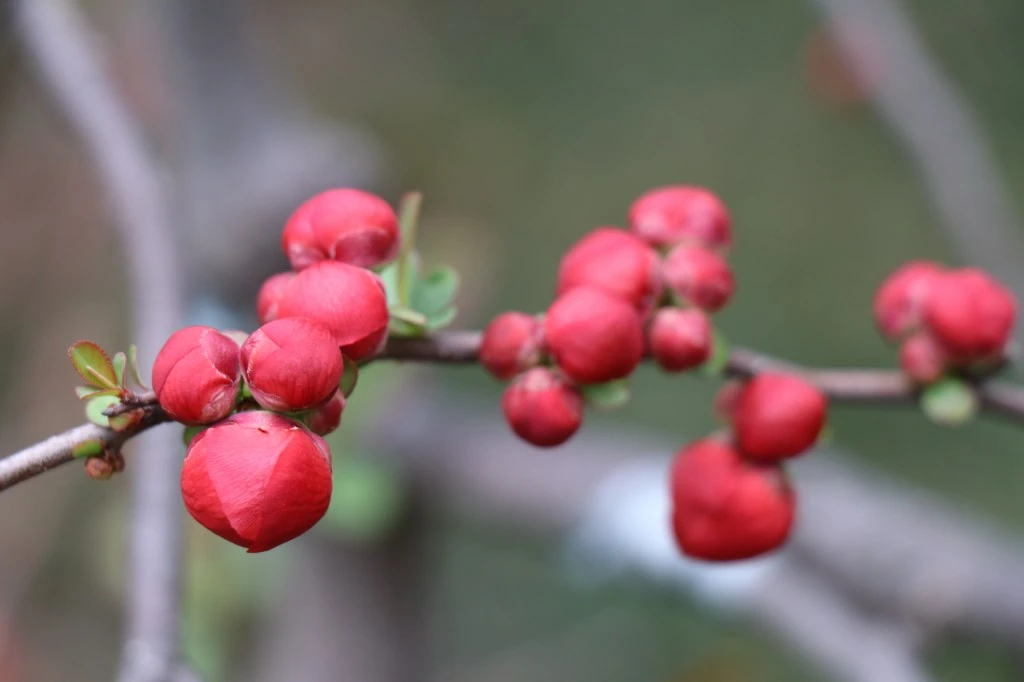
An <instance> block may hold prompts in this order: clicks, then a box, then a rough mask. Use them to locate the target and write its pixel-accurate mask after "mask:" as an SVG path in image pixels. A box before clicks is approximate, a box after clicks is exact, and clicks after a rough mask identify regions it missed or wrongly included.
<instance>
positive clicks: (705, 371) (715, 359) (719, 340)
mask: <svg viewBox="0 0 1024 682" xmlns="http://www.w3.org/2000/svg"><path fill="white" fill-rule="evenodd" d="M728 366H729V342H728V341H727V340H726V338H725V336H723V335H722V333H721V332H720V331H718V330H717V329H715V330H714V342H713V346H712V348H711V357H710V358H708V360H707V362H705V363H704V364H703V365H701V366H700V367H698V368H697V371H698V372H700V374H701V376H705V377H709V378H714V377H720V376H722V375H724V374H725V370H726V368H727V367H728Z"/></svg>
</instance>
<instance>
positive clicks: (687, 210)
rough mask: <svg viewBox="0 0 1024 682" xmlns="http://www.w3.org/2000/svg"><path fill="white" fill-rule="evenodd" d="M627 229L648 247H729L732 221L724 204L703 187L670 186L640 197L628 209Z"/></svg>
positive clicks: (721, 248)
mask: <svg viewBox="0 0 1024 682" xmlns="http://www.w3.org/2000/svg"><path fill="white" fill-rule="evenodd" d="M629 229H630V230H632V231H633V233H634V234H635V235H637V236H638V237H640V238H641V239H643V240H644V241H645V242H647V243H648V244H650V245H651V246H657V247H670V246H675V245H676V244H695V245H697V246H702V247H704V248H707V249H717V250H722V251H724V250H727V249H728V248H729V247H730V246H732V221H731V219H730V218H729V211H728V209H726V207H725V204H723V203H722V200H721V199H719V198H718V197H717V196H716V195H715V194H714V193H713V192H711V191H710V190H707V189H705V188H703V187H694V186H690V185H672V186H668V187H659V188H657V189H652V190H651V191H649V192H647V193H645V194H642V195H641V196H640V198H638V199H637V200H636V201H634V202H633V205H632V206H631V207H630V209H629Z"/></svg>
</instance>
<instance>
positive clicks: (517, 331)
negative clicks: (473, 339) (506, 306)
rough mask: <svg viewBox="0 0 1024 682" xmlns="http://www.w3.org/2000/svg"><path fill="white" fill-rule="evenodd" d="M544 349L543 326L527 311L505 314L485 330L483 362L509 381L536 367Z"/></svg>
mask: <svg viewBox="0 0 1024 682" xmlns="http://www.w3.org/2000/svg"><path fill="white" fill-rule="evenodd" d="M543 352H544V325H542V324H541V322H540V320H538V319H537V318H536V317H534V316H533V315H527V314H526V313H515V312H510V313H502V314H501V315H498V316H497V317H496V318H494V319H493V320H491V323H490V324H489V325H487V328H486V329H484V335H483V339H482V340H481V342H480V364H481V365H483V366H484V369H486V370H487V371H488V372H490V373H491V374H492V375H494V377H495V378H497V379H501V380H502V381H506V380H508V379H511V378H512V377H514V376H515V375H517V374H519V373H520V372H522V371H523V370H524V369H529V368H530V367H534V366H536V365H537V364H539V363H540V361H541V356H542V355H543Z"/></svg>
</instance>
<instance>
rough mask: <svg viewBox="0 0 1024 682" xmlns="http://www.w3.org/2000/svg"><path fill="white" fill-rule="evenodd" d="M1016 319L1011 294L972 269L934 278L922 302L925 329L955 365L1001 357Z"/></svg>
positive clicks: (985, 275) (1014, 305)
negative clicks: (928, 292)
mask: <svg viewBox="0 0 1024 682" xmlns="http://www.w3.org/2000/svg"><path fill="white" fill-rule="evenodd" d="M1016 317H1017V302H1016V300H1015V299H1014V297H1013V294H1011V293H1010V292H1009V291H1008V290H1007V289H1006V288H1004V287H1003V286H1002V285H1001V284H999V282H997V281H996V280H994V279H992V278H991V277H990V276H989V275H988V274H986V273H985V272H982V271H981V270H977V269H974V268H965V269H963V270H952V271H948V272H944V273H942V274H941V275H939V276H937V277H936V278H935V280H934V282H932V286H931V295H929V296H928V300H927V302H926V303H925V318H926V320H927V324H928V327H929V330H930V331H931V332H932V334H934V335H935V338H936V340H938V342H939V343H940V344H942V346H943V348H944V349H945V350H946V352H947V354H948V355H949V356H950V357H951V358H952V359H954V360H956V361H958V362H975V361H984V360H991V359H994V358H999V357H1001V356H1002V354H1003V352H1004V351H1005V349H1006V344H1007V343H1008V342H1009V341H1010V335H1011V333H1012V332H1013V324H1014V321H1015V320H1016Z"/></svg>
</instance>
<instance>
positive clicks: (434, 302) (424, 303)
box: [411, 267, 459, 317]
mask: <svg viewBox="0 0 1024 682" xmlns="http://www.w3.org/2000/svg"><path fill="white" fill-rule="evenodd" d="M458 288H459V273H458V272H456V271H455V269H454V268H450V267H440V268H434V269H433V270H431V271H430V272H428V273H427V274H426V275H424V276H423V277H420V278H419V279H418V280H417V281H416V284H415V287H414V288H413V291H412V299H411V305H412V308H413V309H415V310H418V311H420V312H421V313H423V314H424V315H426V316H427V317H430V316H431V315H434V314H436V313H439V312H441V311H442V310H444V309H445V308H447V307H449V305H450V304H451V302H452V300H453V299H454V298H455V293H456V291H457V290H458Z"/></svg>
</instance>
